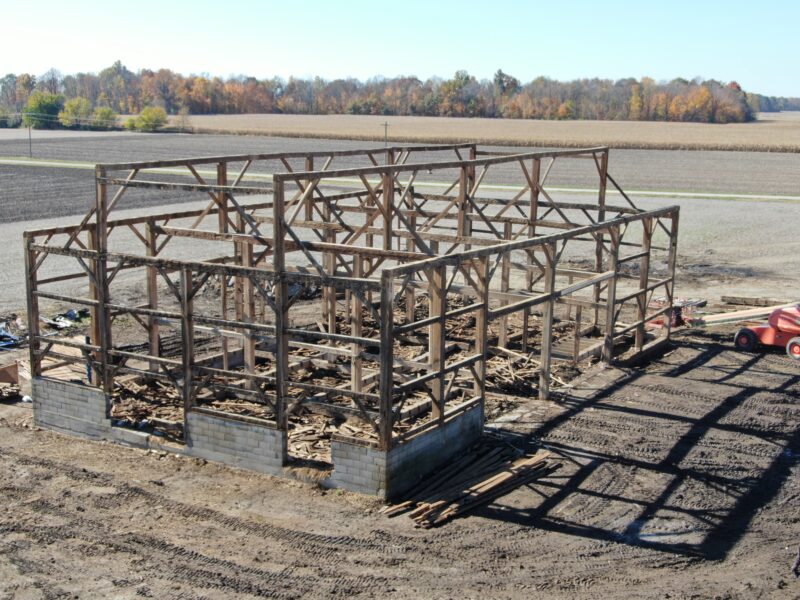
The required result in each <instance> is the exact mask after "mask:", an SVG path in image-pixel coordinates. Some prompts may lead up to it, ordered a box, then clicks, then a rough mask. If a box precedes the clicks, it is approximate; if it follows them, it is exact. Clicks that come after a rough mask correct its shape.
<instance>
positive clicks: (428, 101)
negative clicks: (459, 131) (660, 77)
mask: <svg viewBox="0 0 800 600" xmlns="http://www.w3.org/2000/svg"><path fill="white" fill-rule="evenodd" d="M43 106H45V107H46V108H47V111H49V112H45V113H40V114H41V115H43V116H42V117H41V118H39V119H38V120H35V121H33V126H37V127H45V126H58V125H61V126H65V127H83V126H87V127H89V126H98V124H100V125H99V126H106V125H108V123H109V122H110V121H109V119H111V116H112V115H114V119H116V114H117V113H120V114H136V115H138V114H140V113H141V112H142V111H143V110H145V109H147V108H151V109H154V108H156V109H162V110H163V111H164V113H166V114H183V115H188V114H193V115H203V114H247V113H287V114H366V115H418V116H449V117H490V118H515V119H599V120H633V121H685V122H699V123H734V122H736V123H740V122H746V121H751V120H753V119H754V118H755V116H754V115H755V113H756V112H771V111H780V110H800V98H781V97H767V96H763V95H760V94H756V93H748V92H745V91H744V90H742V88H741V86H739V84H738V83H736V82H735V81H733V82H721V81H716V80H713V79H709V80H701V79H699V78H698V79H694V80H687V79H680V78H678V79H674V80H672V81H669V82H656V81H655V80H653V79H651V78H649V77H643V78H641V79H634V78H628V79H620V80H617V81H612V80H609V79H597V78H595V79H578V80H575V81H569V82H562V81H556V80H553V79H549V78H546V77H538V78H536V79H534V80H533V81H530V82H528V83H522V82H521V81H520V80H519V79H517V78H516V77H514V76H512V75H509V74H507V73H504V72H503V71H502V70H498V71H497V72H496V73H495V75H494V77H493V78H492V79H491V80H488V79H482V80H478V79H477V78H475V77H474V76H472V75H470V74H469V73H468V72H466V71H457V72H456V73H455V74H454V75H453V77H452V78H450V79H441V78H438V77H433V78H430V79H427V80H425V81H422V80H420V79H418V78H417V77H394V78H383V77H375V78H371V79H368V80H366V81H360V80H357V79H334V80H331V81H329V80H325V79H322V78H319V77H316V78H313V79H301V78H294V77H290V78H289V79H288V80H284V79H281V78H273V79H262V80H260V79H256V78H255V77H245V76H240V77H229V78H227V79H222V78H220V77H208V76H203V75H189V76H184V75H181V74H178V73H175V72H173V71H170V70H169V69H159V70H157V71H153V70H150V69H143V70H141V71H139V72H138V73H134V72H132V71H130V70H129V69H127V68H126V67H125V66H124V65H123V64H122V63H121V62H119V61H117V62H115V63H114V64H113V65H112V66H110V67H108V68H107V69H103V70H102V71H100V73H97V74H95V73H77V74H75V75H66V76H63V75H62V74H61V73H59V72H58V71H56V70H55V69H51V70H50V71H48V72H47V73H45V74H44V75H41V76H39V77H35V76H33V75H31V74H28V73H23V74H19V75H15V74H8V75H6V76H5V77H3V78H2V79H0V126H2V125H3V124H5V125H6V126H13V125H14V124H15V122H19V121H20V120H22V119H27V124H31V123H32V121H31V119H32V118H33V117H31V116H30V115H35V114H37V113H38V112H39V111H41V110H42V107H43ZM98 111H100V112H99V113H98ZM26 115H28V116H27V117H26ZM127 125H128V126H131V127H136V122H135V121H134V122H130V121H129V122H128V123H127Z"/></svg>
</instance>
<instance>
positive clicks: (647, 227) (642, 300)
mask: <svg viewBox="0 0 800 600" xmlns="http://www.w3.org/2000/svg"><path fill="white" fill-rule="evenodd" d="M652 241H653V219H651V218H645V219H643V220H642V252H646V254H643V255H642V258H641V261H640V263H639V294H638V295H637V296H636V309H637V310H636V320H637V321H638V322H639V325H638V326H637V327H636V352H641V351H642V347H643V346H644V340H645V333H646V330H645V322H644V320H645V319H646V318H647V284H648V282H649V281H650V248H651V246H652Z"/></svg>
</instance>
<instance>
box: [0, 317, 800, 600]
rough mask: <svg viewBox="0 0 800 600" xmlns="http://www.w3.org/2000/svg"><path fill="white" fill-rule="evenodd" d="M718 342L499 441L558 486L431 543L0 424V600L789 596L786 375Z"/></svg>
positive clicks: (531, 492) (792, 509)
mask: <svg viewBox="0 0 800 600" xmlns="http://www.w3.org/2000/svg"><path fill="white" fill-rule="evenodd" d="M729 333H730V332H725V334H714V335H712V334H705V335H698V334H684V335H679V336H678V338H677V343H676V347H675V349H674V350H673V351H671V352H669V353H668V354H666V355H665V356H663V357H661V358H658V359H656V360H654V362H652V363H651V364H650V365H649V366H647V367H646V368H644V369H638V370H631V371H629V372H625V371H620V370H606V371H603V372H595V373H594V374H593V375H592V376H591V377H588V378H587V379H584V380H583V381H582V382H581V383H580V384H578V385H576V387H575V389H574V390H573V391H572V392H571V393H570V394H568V395H564V396H563V397H561V398H559V399H557V400H556V401H555V402H551V403H546V404H542V403H539V402H538V401H535V400H529V401H527V403H526V404H524V405H523V406H520V407H519V408H518V409H517V411H515V413H513V414H512V415H513V417H512V418H509V419H505V420H506V421H510V422H507V423H504V424H502V425H498V427H501V428H502V429H503V431H505V435H506V436H507V438H508V440H509V441H510V443H513V444H515V445H518V446H520V447H526V448H528V449H533V448H536V447H545V448H548V449H550V450H551V451H552V452H554V453H555V454H556V455H557V456H559V457H560V459H561V461H562V462H563V467H562V468H561V469H560V470H559V471H558V472H557V473H556V474H555V475H554V476H552V477H550V478H547V479H544V480H542V481H538V482H536V483H535V484H532V485H531V486H529V487H524V488H521V489H518V490H516V491H514V492H512V493H511V494H509V495H507V496H506V497H504V498H501V499H499V500H498V501H496V502H495V503H494V504H492V505H491V506H488V507H486V508H483V509H481V510H478V511H477V512H475V513H473V514H471V515H469V516H467V517H465V518H461V519H458V520H456V521H453V522H451V523H449V524H447V525H445V526H444V527H441V528H439V529H435V530H418V529H414V528H413V526H412V525H413V524H412V521H411V520H409V519H407V518H405V517H397V518H395V519H387V518H386V517H384V516H382V515H380V514H378V512H377V510H378V508H379V504H378V503H377V502H376V501H374V500H372V499H371V498H368V497H365V496H360V495H357V494H350V493H347V492H341V491H326V490H323V489H320V488H317V487H315V486H312V485H310V484H305V483H300V482H294V481H286V480H279V479H274V478H271V477H268V476H264V475H258V474H254V473H251V472H247V471H240V470H237V469H233V468H227V467H223V466H219V465H214V464H211V463H207V464H206V463H204V462H203V461H198V460H194V459H187V458H179V457H177V456H174V455H171V454H167V455H164V454H159V453H147V452H143V451H139V450H132V449H126V448H123V447H120V446H116V445H112V444H105V443H97V442H87V441H81V440H77V439H74V438H70V437H65V436H61V435H58V434H55V433H52V432H48V431H43V430H37V429H35V428H32V427H31V424H30V423H31V413H30V409H29V407H28V405H21V404H17V405H7V404H6V405H0V431H2V435H0V490H2V492H1V493H2V498H3V510H2V511H0V597H1V598H62V597H74V598H108V597H114V598H134V597H154V598H219V597H225V598H252V597H271V598H300V597H306V598H318V597H319V598H322V597H331V596H334V597H337V596H338V597H364V598H372V597H378V596H381V597H385V596H389V597H397V598H421V597H424V598H453V597H462V598H487V597H490V598H574V597H576V596H588V597H605V598H610V599H621V598H667V597H670V598H712V597H713V598H748V599H749V598H797V597H798V594H800V587H798V586H800V582H798V580H796V579H795V578H794V577H793V576H792V574H791V572H790V569H791V565H792V562H793V560H794V558H795V555H796V552H797V544H798V542H800V539H798V530H797V523H798V521H800V504H799V503H798V500H800V484H798V474H800V464H799V462H798V458H800V429H798V422H800V421H799V419H798V418H799V417H800V407H798V403H797V397H798V393H800V365H798V364H797V363H795V362H792V361H790V359H789V358H787V357H785V356H784V355H782V354H781V353H779V352H767V353H762V354H742V353H739V352H736V351H734V350H733V349H732V348H731V345H730V343H729V340H728V337H729V335H728V334H729ZM598 389H600V390H601V391H599V392H598V391H597V390H598Z"/></svg>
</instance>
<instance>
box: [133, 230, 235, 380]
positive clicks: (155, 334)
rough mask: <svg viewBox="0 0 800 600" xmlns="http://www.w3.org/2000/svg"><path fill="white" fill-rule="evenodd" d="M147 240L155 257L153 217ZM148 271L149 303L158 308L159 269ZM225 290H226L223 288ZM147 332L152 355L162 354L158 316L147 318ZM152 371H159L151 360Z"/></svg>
mask: <svg viewBox="0 0 800 600" xmlns="http://www.w3.org/2000/svg"><path fill="white" fill-rule="evenodd" d="M145 240H146V241H147V256H149V257H151V258H155V256H156V255H157V254H158V234H157V233H156V225H155V221H154V220H153V219H148V221H147V223H145ZM146 271H147V305H148V308H150V309H151V310H158V269H157V268H156V267H155V266H153V265H148V266H147V267H146ZM223 291H224V290H223ZM147 330H148V331H147V334H148V339H149V343H150V356H155V357H160V356H161V340H160V336H159V325H158V318H157V317H154V316H150V317H148V318H147ZM150 371H151V372H153V373H158V363H157V362H156V361H151V362H150Z"/></svg>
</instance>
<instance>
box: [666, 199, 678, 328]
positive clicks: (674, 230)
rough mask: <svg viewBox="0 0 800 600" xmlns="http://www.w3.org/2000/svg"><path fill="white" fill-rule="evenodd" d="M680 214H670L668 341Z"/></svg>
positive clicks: (670, 326) (673, 300) (673, 296)
mask: <svg viewBox="0 0 800 600" xmlns="http://www.w3.org/2000/svg"><path fill="white" fill-rule="evenodd" d="M679 216H680V213H679V212H678V211H677V210H676V211H675V212H674V213H672V215H671V217H672V226H671V227H670V230H669V255H668V258H667V272H668V273H669V277H670V282H669V283H668V284H667V302H669V311H667V313H666V314H665V315H664V319H665V324H666V327H665V328H664V331H665V334H666V338H667V339H669V337H670V334H671V333H672V311H673V310H674V304H675V267H676V265H677V264H678V217H679Z"/></svg>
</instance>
